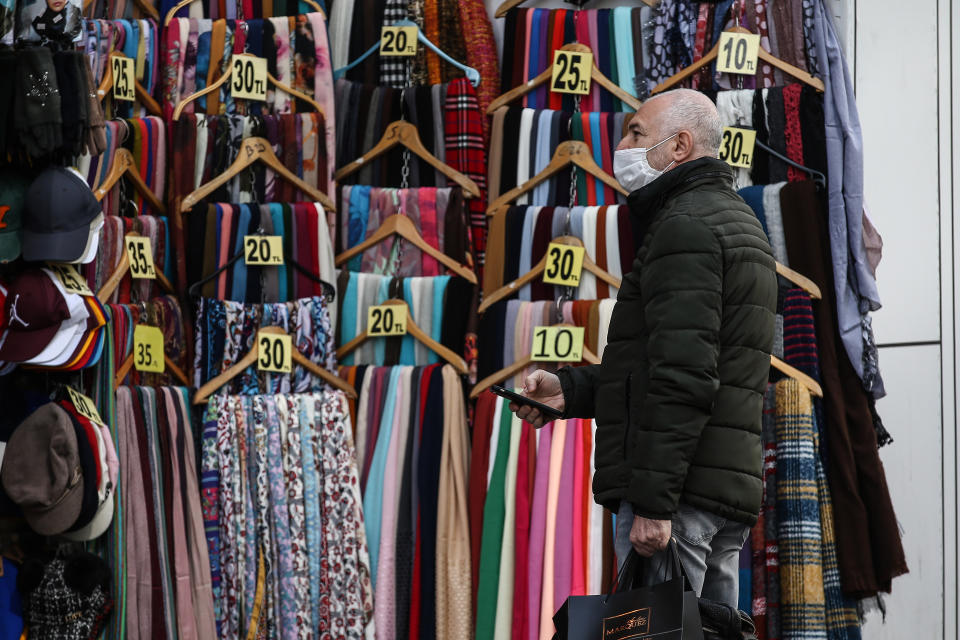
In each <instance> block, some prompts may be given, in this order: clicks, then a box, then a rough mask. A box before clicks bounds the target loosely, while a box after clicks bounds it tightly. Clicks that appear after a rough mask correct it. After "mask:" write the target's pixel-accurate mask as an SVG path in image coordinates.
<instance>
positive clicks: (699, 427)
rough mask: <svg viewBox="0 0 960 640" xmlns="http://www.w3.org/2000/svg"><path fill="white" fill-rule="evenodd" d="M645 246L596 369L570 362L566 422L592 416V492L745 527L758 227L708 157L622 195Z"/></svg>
mask: <svg viewBox="0 0 960 640" xmlns="http://www.w3.org/2000/svg"><path fill="white" fill-rule="evenodd" d="M628 203H629V205H630V211H631V214H632V215H633V216H634V224H637V222H639V223H640V224H641V226H643V227H646V228H645V229H642V232H643V243H642V245H641V248H640V250H639V251H638V252H637V256H636V259H635V260H634V262H633V270H632V271H631V273H629V274H627V275H626V276H625V277H624V278H623V285H622V286H621V288H620V293H619V295H618V296H617V304H616V307H615V308H614V310H613V316H612V319H611V321H610V329H609V332H608V342H607V346H606V349H605V350H604V352H603V360H602V362H601V363H600V364H599V365H594V366H589V367H575V368H574V367H567V368H565V369H562V370H561V374H560V383H561V385H562V387H563V395H564V399H565V401H566V415H567V416H568V417H580V418H591V417H595V418H596V421H597V435H596V447H595V456H596V457H595V463H596V474H595V476H594V480H593V491H594V496H595V498H596V500H597V502H599V503H600V504H602V505H604V506H606V507H608V508H610V509H612V510H614V511H616V508H617V505H618V504H619V502H620V501H621V500H628V501H630V503H632V505H633V508H634V512H635V513H636V514H637V515H640V516H643V517H646V518H653V519H658V520H667V519H670V517H671V516H672V514H673V513H674V511H675V510H676V509H677V503H678V502H679V501H681V500H682V501H683V502H685V503H687V504H689V505H691V506H694V507H697V508H699V509H703V510H705V511H710V512H712V513H715V514H717V515H720V516H722V517H725V518H729V519H732V520H735V521H738V522H743V523H746V524H750V525H752V524H753V523H754V522H756V520H757V514H758V513H759V511H760V502H761V497H762V493H763V487H762V481H761V470H762V460H763V455H762V447H761V440H760V427H761V417H762V412H763V393H764V390H765V388H766V384H767V378H768V375H769V372H770V351H771V349H772V347H773V338H774V314H775V311H776V302H777V277H776V272H775V263H774V260H773V255H772V252H771V250H770V245H769V243H768V241H767V237H766V235H765V234H764V232H763V227H761V226H760V222H759V221H758V220H757V218H756V216H755V215H754V214H753V211H752V210H751V209H750V207H748V206H747V205H746V204H745V203H744V201H743V200H742V199H741V198H740V197H739V196H738V195H737V193H736V192H735V191H734V190H733V172H732V171H731V169H730V168H729V167H728V166H727V165H726V163H724V162H721V161H720V160H716V159H713V158H701V159H699V160H695V161H693V162H688V163H685V164H682V165H680V166H678V167H677V168H675V169H673V170H671V171H668V172H667V173H665V174H663V175H662V176H661V177H660V178H658V179H657V180H655V181H654V182H652V183H650V184H649V185H647V186H646V187H644V188H642V189H639V190H637V191H635V192H633V193H632V194H630V196H629V199H628Z"/></svg>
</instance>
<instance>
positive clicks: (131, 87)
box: [110, 56, 137, 102]
mask: <svg viewBox="0 0 960 640" xmlns="http://www.w3.org/2000/svg"><path fill="white" fill-rule="evenodd" d="M110 64H111V65H113V68H112V69H111V71H112V72H113V99H114V100H126V101H128V102H133V101H134V100H136V99H137V74H136V69H135V67H134V61H133V58H128V57H126V56H113V57H111V58H110Z"/></svg>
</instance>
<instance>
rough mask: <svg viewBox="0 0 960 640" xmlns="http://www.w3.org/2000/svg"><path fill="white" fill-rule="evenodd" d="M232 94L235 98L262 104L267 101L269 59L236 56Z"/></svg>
mask: <svg viewBox="0 0 960 640" xmlns="http://www.w3.org/2000/svg"><path fill="white" fill-rule="evenodd" d="M230 94H231V95H232V96H233V97H234V98H244V99H246V100H259V101H260V102H263V101H264V100H266V99H267V59H266V58H258V57H256V56H248V55H238V56H234V57H233V71H231V72H230Z"/></svg>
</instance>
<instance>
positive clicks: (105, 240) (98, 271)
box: [80, 215, 173, 303]
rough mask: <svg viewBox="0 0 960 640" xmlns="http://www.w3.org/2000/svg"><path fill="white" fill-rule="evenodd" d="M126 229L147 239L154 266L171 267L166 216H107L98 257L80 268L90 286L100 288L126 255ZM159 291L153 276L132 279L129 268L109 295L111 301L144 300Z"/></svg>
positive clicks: (101, 232) (158, 293) (165, 272)
mask: <svg viewBox="0 0 960 640" xmlns="http://www.w3.org/2000/svg"><path fill="white" fill-rule="evenodd" d="M128 233H135V234H138V235H140V236H142V237H144V238H147V239H148V240H149V242H150V249H151V251H152V252H153V262H154V265H155V266H156V269H157V270H159V271H161V272H163V273H164V274H165V275H166V274H170V273H171V272H172V271H173V259H172V257H170V256H171V254H172V252H171V250H170V232H169V226H168V223H167V218H166V217H155V216H149V215H142V216H137V217H135V218H123V217H120V216H106V217H105V218H104V224H103V228H102V229H100V239H99V241H98V242H99V245H98V247H97V257H96V259H95V260H93V261H92V262H90V263H89V264H86V265H83V266H82V268H81V270H80V271H81V273H82V274H83V275H84V277H86V279H87V284H88V285H89V286H90V289H91V290H93V291H99V290H100V289H101V288H102V287H103V285H104V284H105V283H106V282H107V280H109V279H110V276H111V275H113V273H114V271H116V269H117V268H118V267H119V265H120V261H121V260H122V259H123V256H124V255H126V243H125V241H124V240H125V237H126V234H128ZM160 294H161V290H160V285H159V284H158V282H157V280H156V279H151V278H136V279H134V278H133V277H132V276H131V275H130V272H129V271H128V272H127V273H126V274H125V275H124V276H123V279H122V280H121V281H120V284H119V285H118V286H117V288H116V290H115V291H114V293H113V295H112V296H111V298H110V302H119V303H128V302H145V301H147V300H150V299H152V298H154V297H155V296H158V295H160Z"/></svg>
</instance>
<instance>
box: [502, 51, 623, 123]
mask: <svg viewBox="0 0 960 640" xmlns="http://www.w3.org/2000/svg"><path fill="white" fill-rule="evenodd" d="M559 50H560V51H575V52H577V53H590V54H592V53H593V50H592V49H590V47H588V46H587V45H585V44H580V43H579V42H571V43H569V44H565V45H563V46H562V47H560V49H559ZM552 75H553V64H552V61H551V64H550V65H549V66H547V68H546V69H544V70H543V71H541V72H540V75H538V76H537V77H536V78H533V79H532V80H528V81H527V82H526V83H524V84H522V85H520V86H519V87H514V88H513V89H511V90H510V91H507V92H506V93H505V94H503V95H501V96H500V97H498V98H497V99H496V100H494V101H493V102H491V103H490V106H489V107H487V114H488V115H490V114H492V113H493V112H494V111H496V110H497V109H499V108H500V107H502V106H504V105H507V104H509V103H511V102H513V101H514V100H516V99H517V98H521V97H523V96H525V95H527V94H528V93H530V92H531V91H533V90H534V89H536V88H537V87H539V86H541V85H542V84H544V83H546V82H549V81H550V78H551V76H552ZM590 80H591V82H596V83H597V84H599V85H600V86H601V87H603V88H604V89H606V90H607V91H609V92H610V93H612V94H613V95H614V96H616V97H617V98H619V99H620V100H621V101H622V102H623V103H624V104H627V105H629V106H630V107H631V108H632V109H633V110H634V111H636V110H637V109H639V108H640V105H641V102H640V100H638V99H637V98H635V97H633V96H632V95H630V94H629V93H627V92H626V91H624V90H623V89H621V88H620V86H619V85H618V84H616V83H615V82H614V81H612V80H611V79H610V78H608V77H607V76H605V75H603V73H602V72H601V71H600V68H599V67H598V66H597V57H596V56H593V69H591V70H590Z"/></svg>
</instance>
